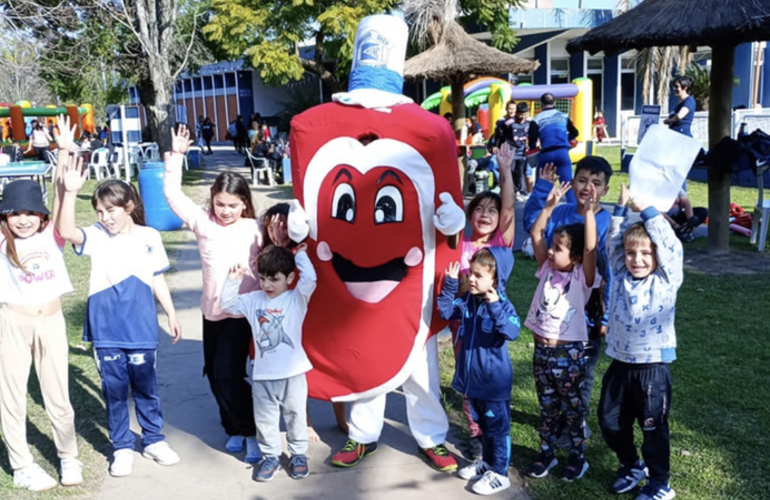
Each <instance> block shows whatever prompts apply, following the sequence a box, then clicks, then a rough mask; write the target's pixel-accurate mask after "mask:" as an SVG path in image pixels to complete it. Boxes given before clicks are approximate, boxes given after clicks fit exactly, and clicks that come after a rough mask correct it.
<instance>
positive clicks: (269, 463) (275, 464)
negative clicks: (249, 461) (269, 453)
mask: <svg viewBox="0 0 770 500" xmlns="http://www.w3.org/2000/svg"><path fill="white" fill-rule="evenodd" d="M282 468H283V467H281V462H280V461H279V460H278V457H265V458H264V459H263V460H262V461H261V462H260V463H259V469H257V476H256V477H255V479H256V480H257V481H259V482H260V483H266V482H268V481H271V480H272V479H273V476H275V473H276V472H278V471H279V470H281V469H282Z"/></svg>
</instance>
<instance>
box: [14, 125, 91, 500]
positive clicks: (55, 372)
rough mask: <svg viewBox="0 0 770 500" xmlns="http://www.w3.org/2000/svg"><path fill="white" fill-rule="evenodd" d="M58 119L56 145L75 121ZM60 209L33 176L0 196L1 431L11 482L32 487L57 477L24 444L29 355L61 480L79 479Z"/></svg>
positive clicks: (69, 288) (70, 134)
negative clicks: (57, 225) (58, 221)
mask: <svg viewBox="0 0 770 500" xmlns="http://www.w3.org/2000/svg"><path fill="white" fill-rule="evenodd" d="M59 120H60V122H59V123H61V124H62V133H61V136H60V144H65V145H67V146H68V145H71V143H72V137H73V133H74V126H73V128H70V126H69V118H66V117H59ZM67 141H69V142H67ZM67 155H68V151H66V150H65V152H64V156H65V157H66V156H67ZM60 158H61V156H60ZM59 161H60V162H62V160H61V159H60V160H59ZM54 178H55V176H54ZM58 208H59V199H58V195H57V194H56V193H55V194H54V202H53V214H51V213H50V212H49V211H48V208H47V207H46V206H45V203H43V193H42V191H41V189H40V186H39V185H38V183H37V182H36V181H32V180H17V181H14V182H11V183H9V184H6V185H5V189H4V190H3V199H2V201H0V304H2V308H0V401H2V404H0V430H2V435H3V437H4V438H5V444H6V448H7V450H8V458H9V461H10V464H11V468H12V469H13V485H14V486H15V487H17V488H26V489H28V490H30V491H44V490H47V489H50V488H53V487H55V486H56V484H57V481H56V479H54V478H53V477H51V476H49V475H48V473H47V472H46V471H45V470H43V468H42V467H40V465H38V464H37V463H35V460H34V457H33V456H32V453H31V452H30V449H29V444H27V392H28V391H27V387H28V383H29V370H30V365H31V364H32V363H33V361H34V365H35V372H36V373H37V378H38V381H39V383H40V394H41V396H42V397H43V402H44V403H45V410H46V413H47V414H48V419H49V420H50V421H51V428H52V430H53V441H54V444H55V445H56V451H57V454H58V457H59V460H60V464H61V484H62V485H63V486H75V485H78V484H80V483H82V482H83V474H82V467H83V464H82V463H80V461H78V459H77V456H78V445H77V435H76V433H75V412H74V411H73V409H72V404H71V403H70V397H69V374H68V368H69V363H68V354H69V344H68V341H67V327H66V325H65V323H64V314H63V313H62V300H61V298H62V296H64V295H67V294H69V293H71V292H72V284H71V283H70V278H69V275H68V274H67V268H66V267H65V265H64V255H63V250H64V240H62V239H61V238H60V237H59V235H58V233H57V232H56V231H55V230H54V225H53V223H52V221H51V220H52V219H53V220H55V219H56V217H57V211H58Z"/></svg>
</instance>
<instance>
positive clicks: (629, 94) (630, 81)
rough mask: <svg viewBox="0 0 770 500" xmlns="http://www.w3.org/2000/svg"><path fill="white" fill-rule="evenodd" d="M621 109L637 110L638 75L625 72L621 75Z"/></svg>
mask: <svg viewBox="0 0 770 500" xmlns="http://www.w3.org/2000/svg"><path fill="white" fill-rule="evenodd" d="M620 109H621V110H623V111H625V110H634V109H636V73H631V72H628V71H624V72H622V73H621V74H620Z"/></svg>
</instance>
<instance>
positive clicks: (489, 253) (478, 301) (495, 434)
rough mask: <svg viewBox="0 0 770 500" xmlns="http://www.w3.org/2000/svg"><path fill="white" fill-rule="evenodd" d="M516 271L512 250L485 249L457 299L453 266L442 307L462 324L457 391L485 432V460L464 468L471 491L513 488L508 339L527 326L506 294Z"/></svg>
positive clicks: (477, 256) (487, 492) (456, 271)
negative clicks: (510, 473)
mask: <svg viewBox="0 0 770 500" xmlns="http://www.w3.org/2000/svg"><path fill="white" fill-rule="evenodd" d="M511 269H513V254H512V253H511V249H510V248H504V247H490V248H482V249H481V250H479V251H478V252H476V253H475V254H473V257H472V258H471V263H470V274H469V278H468V280H469V290H468V292H466V293H464V294H462V295H460V296H459V297H457V292H458V289H459V282H458V276H459V274H460V263H459V262H456V263H454V264H452V265H450V267H449V269H447V271H446V276H445V278H444V286H443V288H442V290H441V295H440V296H439V297H438V301H437V307H438V310H439V314H440V315H441V317H442V318H443V319H447V320H452V319H457V320H461V321H462V323H461V325H460V328H459V330H458V333H457V335H458V339H461V341H460V342H459V350H458V352H457V355H456V358H457V359H456V362H455V375H454V379H453V380H452V388H454V389H455V390H456V391H457V392H459V393H461V394H462V395H463V396H464V397H467V399H468V401H469V403H470V405H471V407H472V408H473V410H474V412H475V414H476V415H477V419H478V425H479V427H480V428H481V431H482V434H481V440H482V458H481V460H477V461H475V462H474V463H472V464H470V465H468V466H467V467H464V468H462V469H460V471H459V472H458V475H459V476H460V478H462V479H466V480H478V481H477V482H476V483H474V484H473V486H472V487H471V489H472V490H473V491H474V492H475V493H478V494H479V495H491V494H493V493H497V492H499V491H503V490H506V489H508V488H510V486H511V481H510V479H508V464H509V459H510V456H509V455H510V446H511V438H510V432H511V410H510V399H511V388H512V385H513V368H512V366H511V360H510V357H509V355H508V340H516V339H517V338H518V337H519V331H520V330H521V323H520V322H519V316H518V315H517V314H516V309H515V308H514V307H513V304H511V302H510V301H509V300H508V298H507V297H506V295H505V282H506V280H507V279H508V277H509V276H510V274H511Z"/></svg>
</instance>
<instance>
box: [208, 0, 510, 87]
mask: <svg viewBox="0 0 770 500" xmlns="http://www.w3.org/2000/svg"><path fill="white" fill-rule="evenodd" d="M429 1H430V0H428V2H429ZM399 3H400V2H399V1H398V0H360V1H356V2H347V1H340V0H272V1H264V2H263V1H256V0H212V9H213V12H214V15H213V16H212V18H211V20H210V22H209V23H208V24H207V25H206V26H205V27H204V28H203V32H204V33H205V34H206V36H207V37H208V39H209V40H210V41H211V42H212V43H213V44H214V45H216V46H217V47H218V49H219V50H221V53H222V54H223V56H224V57H232V58H239V57H246V58H247V59H248V61H249V62H250V63H251V64H252V66H253V67H254V68H256V69H257V70H258V71H259V72H260V76H261V77H262V79H263V80H264V81H265V82H267V83H270V84H285V83H288V82H290V81H292V80H298V79H300V78H302V76H303V75H304V73H305V72H306V71H308V72H310V73H314V74H316V75H318V77H319V78H321V80H322V81H323V82H324V84H325V85H326V86H327V87H328V88H330V89H331V90H332V91H333V92H335V91H340V90H343V89H344V88H345V87H346V80H347V76H348V73H349V71H350V61H351V58H352V51H353V44H354V41H355V33H356V28H357V27H358V22H359V21H360V20H361V19H362V18H363V17H365V16H368V15H370V14H377V13H383V12H389V11H392V10H393V9H395V8H397V6H398V4H399ZM521 3H522V0H511V1H505V0H463V1H461V2H460V9H461V10H462V13H463V15H464V21H466V22H475V23H477V24H480V25H482V26H486V27H488V28H490V29H491V31H492V35H493V45H495V47H498V48H503V49H510V48H511V47H512V46H513V45H514V44H515V42H516V38H515V36H514V33H513V30H512V29H511V28H510V26H509V19H508V8H509V7H516V6H519V5H521ZM306 41H310V42H311V44H312V45H313V46H311V47H303V43H304V42H306Z"/></svg>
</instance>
